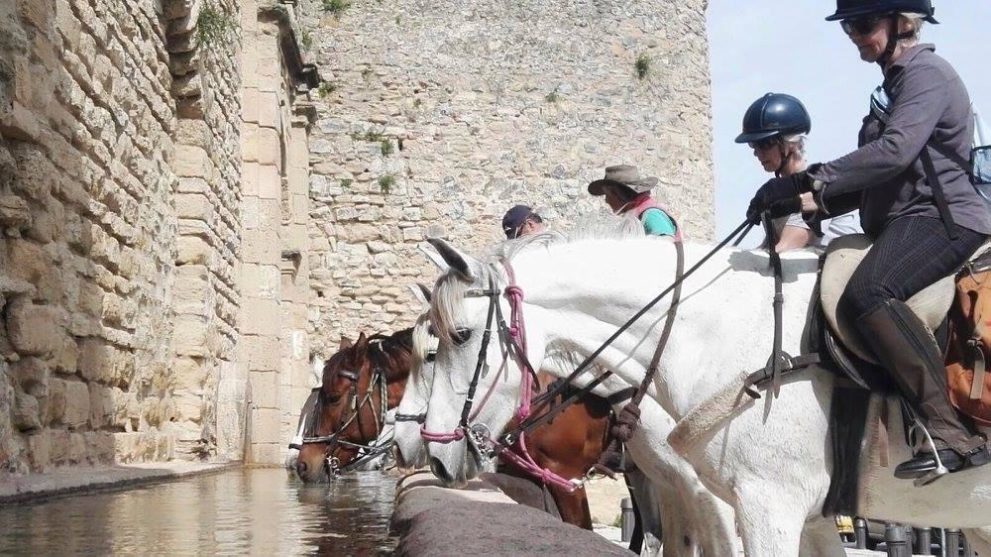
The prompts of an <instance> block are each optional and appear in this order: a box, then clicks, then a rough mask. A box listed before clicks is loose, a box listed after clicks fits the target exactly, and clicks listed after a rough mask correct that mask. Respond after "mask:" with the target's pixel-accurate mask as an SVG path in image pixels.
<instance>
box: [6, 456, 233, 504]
mask: <svg viewBox="0 0 991 557" xmlns="http://www.w3.org/2000/svg"><path fill="white" fill-rule="evenodd" d="M238 466H241V463H239V462H235V463H197V462H185V461H173V462H155V463H142V464H119V465H116V466H94V467H89V468H87V467H74V468H62V469H58V470H55V471H53V472H47V473H44V474H30V475H24V476H11V475H8V476H3V478H2V479H0V504H9V503H17V502H21V501H27V500H31V501H37V500H39V499H43V498H48V497H56V496H60V495H68V494H72V493H81V492H93V491H110V490H117V489H125V488H130V487H135V486H138V485H145V484H150V483H155V482H161V481H167V480H175V479H179V478H184V477H187V476H192V475H196V474H207V473H215V472H221V471H223V470H229V469H231V468H234V467H238Z"/></svg>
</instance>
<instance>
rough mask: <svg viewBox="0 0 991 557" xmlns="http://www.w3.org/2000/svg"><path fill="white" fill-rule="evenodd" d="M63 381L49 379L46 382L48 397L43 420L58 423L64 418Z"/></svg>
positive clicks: (48, 422)
mask: <svg viewBox="0 0 991 557" xmlns="http://www.w3.org/2000/svg"><path fill="white" fill-rule="evenodd" d="M65 383H66V382H65V381H63V380H62V379H54V378H53V379H51V380H50V381H49V382H48V399H47V401H46V404H45V416H44V417H43V418H44V420H43V421H44V422H45V423H46V424H49V425H51V424H60V423H62V420H63V419H64V418H65Z"/></svg>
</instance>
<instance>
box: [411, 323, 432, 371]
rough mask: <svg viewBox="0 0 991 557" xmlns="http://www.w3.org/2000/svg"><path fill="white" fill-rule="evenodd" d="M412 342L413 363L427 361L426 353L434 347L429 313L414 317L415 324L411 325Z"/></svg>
mask: <svg viewBox="0 0 991 557" xmlns="http://www.w3.org/2000/svg"><path fill="white" fill-rule="evenodd" d="M412 342H413V363H415V364H423V363H424V362H426V361H427V354H428V353H429V352H430V349H431V348H436V346H435V344H436V342H435V339H434V337H433V336H432V335H431V334H430V315H429V314H428V313H426V312H425V313H422V314H421V315H420V316H419V317H417V318H416V324H415V325H413V333H412Z"/></svg>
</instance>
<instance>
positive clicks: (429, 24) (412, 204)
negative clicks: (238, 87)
mask: <svg viewBox="0 0 991 557" xmlns="http://www.w3.org/2000/svg"><path fill="white" fill-rule="evenodd" d="M705 7H706V2H705V1H704V0H689V1H679V2H629V1H623V0H595V1H592V0H522V1H514V2H501V1H489V0H485V1H478V0H445V1H439V2H438V1H410V2H399V3H396V2H374V1H357V0H356V1H354V2H352V3H351V4H350V6H349V7H347V8H346V9H344V10H343V11H342V12H340V13H338V14H336V15H334V14H327V15H325V16H324V17H323V19H322V21H321V22H320V26H319V27H318V31H316V32H314V37H315V43H316V44H317V45H318V48H319V50H318V53H317V62H318V64H319V65H320V68H321V72H322V75H323V77H324V79H325V80H326V82H327V85H325V86H324V87H323V92H325V93H326V94H325V96H324V97H323V98H322V99H321V101H322V102H318V103H317V106H318V107H319V111H318V112H319V118H318V120H317V122H316V125H315V128H314V132H313V134H312V135H311V141H310V153H311V157H312V160H313V166H312V169H313V172H312V178H311V182H310V184H311V188H310V194H311V196H312V199H313V207H314V209H313V211H314V212H313V225H312V227H311V229H310V234H311V237H312V242H313V244H312V248H313V254H312V262H311V268H312V280H311V284H312V286H313V289H314V297H313V309H312V312H311V331H312V332H313V333H315V334H314V335H313V338H312V343H313V349H314V351H315V352H316V353H318V354H321V355H327V354H329V353H331V352H332V351H333V349H334V347H335V346H336V342H337V340H338V338H339V337H340V336H341V335H351V336H354V335H356V334H357V331H359V330H365V331H370V332H371V331H391V330H396V329H399V328H402V327H406V326H409V325H410V324H411V323H412V321H413V317H414V314H415V313H416V312H418V311H419V308H418V307H415V305H413V304H411V298H410V296H409V294H408V291H407V289H406V286H407V284H408V283H410V282H411V281H413V280H426V281H428V282H429V280H431V277H433V276H435V272H434V269H432V268H431V267H430V266H429V265H427V264H426V263H425V259H424V258H423V257H422V256H421V255H420V254H419V253H417V250H416V246H417V244H419V243H421V242H422V241H423V239H424V238H425V237H426V236H442V237H445V238H447V239H449V240H451V241H453V242H455V244H456V245H459V246H463V247H466V248H467V249H469V250H478V249H480V248H481V247H482V246H485V245H488V244H491V243H492V242H494V241H497V240H499V239H501V238H502V236H501V231H500V229H499V220H500V218H501V216H502V214H503V212H504V211H505V210H506V209H508V208H509V207H510V206H511V205H513V204H516V203H528V204H530V205H532V206H534V207H537V208H540V209H542V211H541V212H542V213H543V215H544V216H545V217H548V218H549V220H550V221H551V224H552V225H553V226H555V227H559V228H567V227H568V226H570V225H572V224H574V223H575V222H578V221H580V220H581V219H582V218H583V215H589V214H591V213H595V212H598V211H601V210H603V207H604V204H603V203H602V202H601V200H592V199H590V198H589V197H588V195H587V194H586V193H585V185H586V184H587V183H588V182H589V181H590V180H591V179H594V178H598V177H601V175H602V172H603V168H604V167H605V166H607V165H610V164H616V163H620V162H628V163H632V164H637V165H639V166H640V167H641V168H643V169H644V170H646V171H648V172H650V173H651V174H653V175H656V176H658V177H660V179H661V185H660V186H659V187H658V188H657V190H655V191H656V196H657V197H658V198H660V199H661V200H662V201H663V202H665V203H667V204H669V205H670V207H671V209H672V210H673V211H674V212H675V213H676V214H677V215H678V217H679V221H680V222H681V224H682V225H683V226H684V228H685V231H686V233H687V235H688V236H689V237H692V238H707V237H709V236H710V235H711V233H712V230H713V228H712V227H713V214H712V169H711V155H710V152H709V145H710V140H711V136H710V118H709V106H710V102H709V80H708V54H707V44H706V39H705ZM638 59H639V60H640V62H639V66H640V68H641V71H642V74H643V75H642V76H641V75H639V74H638V69H637V68H638Z"/></svg>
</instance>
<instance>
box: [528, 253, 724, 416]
mask: <svg viewBox="0 0 991 557" xmlns="http://www.w3.org/2000/svg"><path fill="white" fill-rule="evenodd" d="M704 247H705V246H690V245H689V246H686V252H687V253H686V262H687V263H688V264H691V262H692V261H694V260H697V259H698V258H699V257H700V256H701V253H702V251H703V248H704ZM590 263H592V265H590ZM727 264H728V263H727V255H723V257H722V258H720V257H719V255H717V256H716V257H714V258H713V260H712V261H711V262H710V263H709V264H708V265H706V266H703V267H702V268H701V269H700V270H699V272H698V273H697V274H696V275H693V276H692V277H690V278H689V279H688V280H686V282H685V283H684V286H683V291H684V294H683V298H684V297H685V295H686V294H690V293H692V292H694V291H696V290H699V289H701V288H703V286H704V285H706V284H708V283H709V282H710V281H713V280H715V278H716V277H718V276H719V275H720V273H721V272H722V271H724V270H725V269H726V266H727ZM514 266H515V267H516V275H517V278H518V283H519V284H520V286H521V287H522V288H523V289H524V292H525V303H526V304H528V306H532V307H533V308H534V309H535V311H531V312H530V313H531V314H533V315H534V316H535V318H536V319H539V321H540V325H539V326H540V328H542V329H543V331H544V332H545V335H546V341H547V343H548V344H553V343H556V342H558V343H562V344H565V345H567V346H570V347H573V349H574V351H575V352H577V353H578V354H579V355H580V356H582V357H586V356H588V355H589V354H591V353H592V352H593V351H595V350H596V349H597V348H599V346H600V345H601V344H602V343H603V342H604V341H605V340H606V339H607V338H608V337H609V336H611V335H612V334H613V333H615V331H616V330H617V329H618V328H619V326H620V325H622V324H623V323H625V322H626V321H627V319H629V318H630V317H632V316H633V315H634V314H635V313H636V312H637V311H638V310H640V309H641V308H642V307H644V306H645V305H646V304H647V303H648V302H650V301H651V300H652V299H653V298H654V297H655V296H657V294H659V293H660V292H661V291H662V290H664V289H665V288H666V287H668V286H669V285H670V284H671V283H672V282H673V281H674V279H675V271H676V253H675V249H674V245H673V244H671V243H668V242H665V241H662V240H657V239H626V240H615V241H595V242H587V243H586V242H582V243H576V244H571V245H565V246H563V247H557V246H554V247H552V248H550V249H549V250H548V251H544V252H542V253H535V254H530V253H526V254H521V257H519V261H517V262H514ZM669 299H670V298H669V297H666V298H664V299H662V300H661V301H660V302H658V304H657V305H656V306H655V307H654V308H653V309H652V310H651V311H649V312H648V313H647V314H646V315H644V316H643V317H641V318H640V319H639V320H638V321H636V322H635V323H634V324H633V325H631V326H630V328H629V329H627V330H626V331H625V332H624V333H623V334H622V335H620V336H619V337H618V338H617V339H616V340H615V341H614V342H613V343H612V345H611V346H610V348H608V349H606V350H605V351H603V352H602V354H601V355H600V356H599V357H598V358H597V359H596V363H597V364H599V365H601V366H603V367H605V368H607V369H610V370H613V371H614V372H615V373H617V375H619V376H620V377H622V378H623V379H625V380H626V383H627V384H639V382H640V381H641V380H642V379H643V377H644V375H645V373H646V368H647V366H648V365H649V362H650V359H651V357H652V356H653V352H654V349H655V348H656V346H657V342H658V339H659V337H660V335H661V331H662V329H663V323H664V315H665V314H666V312H667V309H668V303H669ZM695 305H696V306H697V305H700V304H695ZM706 310H707V311H714V310H713V309H711V308H706ZM688 313H689V311H686V310H685V309H684V304H683V305H682V306H679V315H680V316H681V317H682V319H679V322H681V321H687V320H688V317H687V314H688ZM527 318H528V319H529V315H527ZM679 327H681V328H684V327H685V325H684V324H679V325H676V326H675V329H674V330H673V333H674V336H677V333H679V331H678V329H679ZM682 333H684V331H682ZM674 336H673V337H672V342H670V343H669V347H670V345H671V344H673V341H674ZM668 350H669V351H670V348H668ZM661 367H662V370H663V369H664V368H665V367H666V366H665V365H664V360H662V366H661ZM663 375H664V373H662V377H661V380H660V381H655V385H656V386H657V387H659V389H658V391H657V392H656V394H655V397H656V398H657V400H658V402H659V403H660V404H661V406H662V407H664V408H665V410H666V411H668V412H669V413H671V414H672V415H676V414H678V413H680V412H679V408H680V407H684V406H686V404H685V403H684V402H683V401H679V400H677V399H678V398H679V396H684V393H691V392H694V391H695V390H696V389H695V385H694V384H695V383H696V382H698V381H703V380H704V378H703V374H701V373H691V374H688V373H682V374H680V375H679V376H678V377H677V378H674V377H669V378H665V377H663ZM674 379H677V381H678V386H677V391H678V393H674V392H671V389H670V387H671V385H670V382H671V381H672V380H674ZM679 393H680V395H679Z"/></svg>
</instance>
